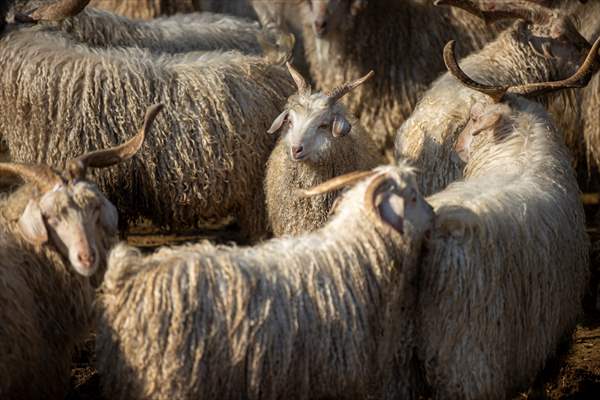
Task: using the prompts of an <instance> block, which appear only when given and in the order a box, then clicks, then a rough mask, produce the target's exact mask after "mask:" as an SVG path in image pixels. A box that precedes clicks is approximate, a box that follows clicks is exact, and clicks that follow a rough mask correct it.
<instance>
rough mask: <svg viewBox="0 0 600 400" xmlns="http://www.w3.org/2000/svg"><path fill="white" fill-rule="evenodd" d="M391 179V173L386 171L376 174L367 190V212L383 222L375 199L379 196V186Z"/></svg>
mask: <svg viewBox="0 0 600 400" xmlns="http://www.w3.org/2000/svg"><path fill="white" fill-rule="evenodd" d="M389 179H390V177H389V175H388V174H387V173H385V172H383V173H380V174H379V176H376V177H375V178H374V179H373V180H372V181H371V183H369V186H368V187H367V190H366V191H365V200H364V202H365V209H366V210H367V214H368V215H369V216H370V217H371V218H373V219H374V220H376V221H379V222H381V221H382V219H381V216H380V215H379V213H378V212H377V211H376V210H377V205H376V204H375V199H376V198H377V194H379V188H381V185H383V183H384V182H386V181H388V180H389Z"/></svg>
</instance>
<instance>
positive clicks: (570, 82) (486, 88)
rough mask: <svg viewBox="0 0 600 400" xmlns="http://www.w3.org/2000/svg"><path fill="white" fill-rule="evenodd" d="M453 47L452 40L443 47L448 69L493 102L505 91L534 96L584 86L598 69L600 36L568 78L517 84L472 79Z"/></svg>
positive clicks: (498, 99)
mask: <svg viewBox="0 0 600 400" xmlns="http://www.w3.org/2000/svg"><path fill="white" fill-rule="evenodd" d="M454 47H455V42H454V41H453V40H452V41H450V42H448V43H447V44H446V46H445V47H444V62H445V63H446V67H447V68H448V71H449V72H450V73H451V74H452V75H453V76H454V77H455V78H456V79H458V80H459V81H460V82H461V83H462V84H463V85H465V86H467V87H468V88H471V89H473V90H476V91H478V92H481V93H484V94H487V95H488V96H490V97H491V98H492V99H493V100H494V101H495V102H499V101H501V100H502V98H503V97H504V95H505V94H506V93H514V94H518V95H521V96H526V97H535V96H539V95H541V94H546V93H549V92H552V91H555V90H560V89H567V88H578V87H584V86H585V85H587V83H588V82H589V79H590V78H591V76H592V74H593V73H594V72H595V71H596V70H597V69H598V61H597V57H599V55H598V50H599V49H600V37H599V38H598V39H596V42H594V45H593V46H592V48H591V49H590V51H589V52H588V54H587V56H586V59H585V61H584V62H583V63H582V64H581V66H580V67H579V69H578V70H577V71H576V72H575V73H574V74H573V75H571V76H570V77H569V78H567V79H563V80H560V81H554V82H539V83H529V84H524V85H517V86H491V85H484V84H481V83H479V82H476V81H474V80H473V79H471V78H470V77H469V76H468V75H467V74H465V72H464V71H463V70H462V69H460V67H459V66H458V63H457V62H456V54H455V52H454Z"/></svg>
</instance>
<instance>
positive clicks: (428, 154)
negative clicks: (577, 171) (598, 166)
mask: <svg viewBox="0 0 600 400" xmlns="http://www.w3.org/2000/svg"><path fill="white" fill-rule="evenodd" d="M532 36H533V35H532V33H531V29H530V28H529V27H528V26H527V24H526V23H525V22H521V21H518V22H515V24H514V26H513V27H512V28H510V29H507V30H506V31H504V32H502V33H501V34H500V35H499V36H498V38H497V39H496V40H494V41H493V42H491V43H489V44H488V45H486V47H485V48H483V49H482V50H481V51H479V52H477V53H475V54H471V55H470V56H468V57H466V58H465V59H463V60H461V62H460V65H461V68H462V69H463V70H464V71H465V72H466V73H467V74H468V75H469V76H471V77H473V78H474V79H475V80H477V81H479V82H482V83H486V84H490V85H517V84H525V83H530V82H547V81H555V80H559V79H563V78H565V77H566V76H569V75H570V74H572V73H573V72H575V70H576V69H577V64H576V63H574V62H566V63H565V62H564V61H561V62H559V60H557V59H548V58H547V57H545V56H544V55H543V54H542V53H540V52H538V51H534V50H533V49H532V45H531V44H530V40H532ZM538 39H540V37H538ZM540 40H542V39H540ZM543 40H544V41H545V42H547V43H548V44H550V45H551V46H553V45H556V43H558V41H556V40H552V39H548V38H546V39H543ZM572 59H574V60H577V61H579V56H577V57H575V56H574V57H573V58H572ZM556 97H557V98H558V100H557V101H561V102H563V104H564V103H565V102H566V103H568V104H571V105H570V106H569V107H566V108H563V109H562V111H561V114H563V113H568V112H570V111H569V110H573V109H574V107H573V105H572V102H570V99H572V93H568V92H563V93H561V94H560V95H558V96H555V98H556ZM485 98H486V96H485V95H483V94H481V93H479V92H476V91H474V90H472V89H469V88H467V87H465V86H464V85H462V84H461V83H460V82H459V81H458V80H456V79H455V78H454V77H452V76H451V75H450V74H449V73H446V74H444V75H442V76H441V77H440V78H439V79H438V80H437V81H435V82H434V83H433V84H432V86H431V88H430V89H429V90H428V91H427V92H426V93H425V94H424V95H423V98H422V99H421V100H420V102H419V104H418V105H417V107H416V109H415V111H414V112H413V114H412V115H411V116H410V118H408V119H407V120H406V121H405V122H404V124H403V125H402V127H401V128H400V129H399V130H398V133H397V136H396V146H395V147H396V149H395V151H396V158H397V159H405V160H409V161H410V162H411V163H412V164H413V165H414V166H415V167H417V168H418V169H419V170H420V171H421V174H419V176H418V177H417V179H418V181H419V188H420V189H421V191H422V192H423V193H424V194H426V195H429V194H433V193H436V192H438V191H440V190H442V189H443V188H445V187H446V186H447V185H448V184H449V183H450V182H453V181H455V180H457V179H460V178H461V177H462V170H463V168H464V165H465V164H464V162H462V161H461V160H460V159H459V158H458V157H457V155H456V153H455V152H454V149H453V146H454V144H455V142H456V139H457V137H458V134H459V133H460V131H461V130H462V129H463V128H464V126H465V124H466V123H467V121H468V120H469V115H470V109H471V106H472V105H473V104H475V102H477V101H481V100H482V99H485ZM542 100H544V99H542ZM546 100H547V99H546ZM569 142H570V143H569V144H570V146H569V147H570V148H571V149H573V150H576V149H577V147H578V142H579V138H573V139H572V140H569Z"/></svg>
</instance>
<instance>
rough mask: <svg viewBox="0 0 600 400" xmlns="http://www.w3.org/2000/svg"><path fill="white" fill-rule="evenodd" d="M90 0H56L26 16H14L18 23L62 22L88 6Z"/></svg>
mask: <svg viewBox="0 0 600 400" xmlns="http://www.w3.org/2000/svg"><path fill="white" fill-rule="evenodd" d="M89 2H90V0H58V1H55V2H54V3H50V4H44V5H42V6H40V7H38V8H36V9H34V10H32V11H29V12H27V13H26V14H15V20H17V21H18V22H38V21H62V20H63V19H65V18H68V17H73V16H75V15H77V14H79V13H80V12H82V11H83V9H84V8H85V7H86V6H87V5H88V4H89Z"/></svg>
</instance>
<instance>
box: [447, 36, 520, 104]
mask: <svg viewBox="0 0 600 400" xmlns="http://www.w3.org/2000/svg"><path fill="white" fill-rule="evenodd" d="M455 47H456V42H455V41H454V40H451V41H449V42H448V43H446V46H444V63H445V64H446V68H447V69H448V72H450V74H452V76H454V77H455V78H456V79H458V80H459V81H460V82H461V83H462V84H463V85H465V86H466V87H468V88H470V89H473V90H476V91H478V92H481V93H484V94H487V95H488V96H490V97H491V98H492V99H494V101H495V102H499V101H500V100H502V97H504V95H505V94H506V92H507V91H508V89H509V86H491V85H484V84H482V83H479V82H476V81H474V80H473V79H471V78H470V77H469V76H468V75H467V74H466V73H465V72H464V71H463V70H462V69H461V68H460V66H459V65H458V62H457V61H456V52H455Z"/></svg>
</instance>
